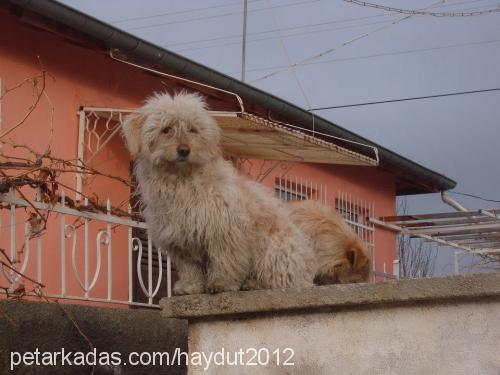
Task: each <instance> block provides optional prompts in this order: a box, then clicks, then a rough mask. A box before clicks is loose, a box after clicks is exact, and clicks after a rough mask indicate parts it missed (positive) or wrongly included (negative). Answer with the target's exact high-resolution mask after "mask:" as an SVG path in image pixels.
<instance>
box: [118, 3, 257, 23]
mask: <svg viewBox="0 0 500 375" xmlns="http://www.w3.org/2000/svg"><path fill="white" fill-rule="evenodd" d="M260 1H264V0H249V1H248V2H249V3H257V2H260ZM236 5H238V6H239V5H240V3H239V2H231V3H224V4H219V5H212V6H209V7H203V8H192V9H185V10H178V11H175V12H166V13H160V14H151V15H149V16H140V17H131V18H122V19H119V20H115V21H109V22H110V23H122V22H128V21H138V20H147V19H151V18H159V17H164V16H171V15H174V14H185V13H193V12H201V11H204V10H208V9H218V8H225V7H228V6H236Z"/></svg>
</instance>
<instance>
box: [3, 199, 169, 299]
mask: <svg viewBox="0 0 500 375" xmlns="http://www.w3.org/2000/svg"><path fill="white" fill-rule="evenodd" d="M65 201H66V199H65V197H64V193H63V194H62V195H61V203H57V204H48V203H44V202H41V201H40V200H39V199H35V200H33V201H26V200H25V199H22V198H19V197H17V196H16V194H15V192H14V191H11V192H10V193H9V194H1V195H0V202H2V204H3V208H4V209H3V210H1V212H0V213H1V215H0V244H1V247H2V248H4V247H5V248H8V249H9V250H8V254H6V255H7V256H8V257H9V261H10V262H9V263H11V267H13V268H14V269H15V270H16V271H17V272H16V271H14V270H12V269H7V268H6V267H2V265H1V264H0V271H1V272H0V285H3V284H4V283H3V282H7V284H8V290H9V291H10V292H12V291H14V290H16V288H17V287H18V286H19V285H20V283H21V279H22V276H21V275H20V274H23V275H26V276H28V277H29V278H31V279H33V280H36V281H37V282H38V283H41V284H45V282H46V281H48V279H50V283H47V285H46V289H44V292H45V295H46V296H48V297H54V298H65V299H76V300H86V301H95V302H108V303H116V304H127V305H137V306H150V307H158V306H159V305H158V304H157V301H156V300H155V297H158V296H159V295H160V294H161V295H162V296H168V297H170V296H171V294H172V267H171V261H170V256H169V255H168V254H167V253H165V252H163V251H162V250H161V249H154V248H153V244H152V241H151V238H150V237H149V234H148V233H147V226H146V224H145V223H144V222H140V221H135V220H131V219H129V218H125V217H120V216H116V215H112V214H111V201H110V200H108V201H107V213H98V212H93V211H90V210H80V209H76V208H72V207H68V206H67V205H66V204H65ZM85 206H88V202H87V201H85ZM30 209H31V211H32V210H33V209H36V210H38V212H40V213H42V214H44V215H45V214H46V213H49V215H48V220H47V222H48V225H47V228H46V229H45V230H44V231H43V232H42V233H40V228H39V225H34V224H33V222H32V221H30V220H29V215H27V213H26V210H30ZM4 219H7V220H8V224H7V223H4V221H5V220H4ZM20 226H22V227H23V231H22V233H20V231H19V227H20ZM134 230H138V231H143V232H144V233H145V234H146V236H147V249H144V248H143V247H144V246H143V242H142V240H141V238H139V237H137V236H134ZM19 241H20V242H22V245H21V246H19V245H18V242H19ZM115 244H116V246H114V245H115ZM7 245H8V246H7ZM33 245H34V246H35V248H36V254H33V253H32V252H31V247H32V246H33ZM120 245H121V246H120ZM144 252H146V254H147V261H146V262H145V263H146V266H147V270H146V272H145V273H146V275H144V270H143V269H142V265H143V262H144V258H145V257H144V256H143V254H144ZM124 253H126V254H127V256H126V259H127V267H126V268H124V267H123V259H124ZM134 254H136V256H135V257H134ZM0 256H1V255H0ZM134 258H135V259H134ZM154 258H155V259H154ZM0 259H1V258H0ZM4 260H5V259H4ZM54 261H58V262H57V263H58V265H59V266H58V267H57V266H55V264H54V263H55V262H54ZM47 263H50V267H47V266H48V264H47ZM116 263H118V265H115V264H116ZM154 263H155V264H154ZM164 268H165V269H166V275H165V274H164V270H163V269H164ZM124 269H125V270H126V271H125V272H124ZM155 273H157V275H154V274H155ZM164 276H166V277H164ZM2 277H3V280H2ZM160 290H161V291H162V293H159V292H160Z"/></svg>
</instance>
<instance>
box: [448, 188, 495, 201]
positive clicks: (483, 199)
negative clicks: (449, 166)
mask: <svg viewBox="0 0 500 375" xmlns="http://www.w3.org/2000/svg"><path fill="white" fill-rule="evenodd" d="M448 192H449V193H452V194H456V195H463V196H465V197H470V198H476V199H480V200H482V201H485V202H493V203H500V200H498V199H487V198H483V197H480V196H479V195H474V194H469V193H462V192H459V191H451V190H449V191H448Z"/></svg>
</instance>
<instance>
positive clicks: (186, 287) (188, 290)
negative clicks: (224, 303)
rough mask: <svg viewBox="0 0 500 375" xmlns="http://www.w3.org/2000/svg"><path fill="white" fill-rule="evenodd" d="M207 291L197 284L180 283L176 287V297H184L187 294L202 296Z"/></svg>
mask: <svg viewBox="0 0 500 375" xmlns="http://www.w3.org/2000/svg"><path fill="white" fill-rule="evenodd" d="M204 291H205V290H204V288H203V285H200V284H196V283H183V282H182V281H178V282H176V283H175V285H174V294H175V295H176V296H183V295H186V294H201V293H203V292H204Z"/></svg>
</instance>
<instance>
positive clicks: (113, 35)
mask: <svg viewBox="0 0 500 375" xmlns="http://www.w3.org/2000/svg"><path fill="white" fill-rule="evenodd" d="M1 3H4V4H10V5H11V6H13V7H15V9H17V10H18V11H20V12H21V14H22V13H23V12H27V13H29V14H32V15H33V14H34V15H36V16H40V17H41V18H42V19H43V20H44V21H47V22H48V23H49V24H52V25H56V26H58V30H57V31H58V32H59V33H62V34H64V33H72V34H73V35H72V36H74V33H75V32H76V33H77V34H79V35H81V36H82V37H84V39H85V40H87V41H88V40H89V38H90V39H91V40H93V41H95V42H97V43H96V44H95V45H97V46H98V47H99V48H101V49H102V50H103V51H106V52H107V51H111V50H118V51H120V52H121V53H125V54H126V55H127V56H128V57H132V58H134V59H136V60H138V61H141V62H142V63H143V64H146V65H151V66H153V67H159V68H163V69H165V70H166V71H169V72H173V73H174V74H176V75H179V76H182V77H186V78H189V79H192V80H195V81H198V82H202V83H205V84H208V85H211V86H215V87H218V88H221V89H224V90H227V91H231V92H234V93H236V94H238V95H239V96H240V97H241V98H242V99H243V100H244V101H245V103H251V109H252V111H253V110H256V111H258V110H259V109H260V110H261V113H262V111H265V112H267V113H271V114H272V116H273V117H274V118H277V119H279V120H281V121H284V122H289V123H293V124H294V125H296V126H300V127H302V128H304V129H308V130H315V131H316V132H319V133H324V134H327V135H329V136H332V137H336V138H338V139H339V140H338V141H336V143H339V145H340V146H342V147H345V148H347V149H351V150H352V151H355V152H358V153H361V154H363V153H366V152H367V150H366V147H363V146H362V145H369V146H373V147H376V148H377V149H378V152H379V158H380V163H379V168H381V169H382V170H385V171H387V172H389V173H391V174H393V175H394V176H395V179H396V192H397V194H398V195H409V194H422V193H433V192H439V191H442V190H449V189H452V188H454V187H455V186H456V182H455V181H453V180H452V179H450V178H448V177H446V176H445V175H443V174H440V173H437V172H435V171H433V170H431V169H429V168H427V167H424V166H422V165H420V164H418V163H416V162H414V161H412V160H409V159H407V158H405V157H403V156H401V155H399V154H397V153H395V152H393V151H391V150H389V149H387V148H385V147H382V146H380V145H378V144H376V143H374V142H372V141H370V140H368V139H366V138H363V137H361V136H359V135H357V134H355V133H353V132H351V131H349V130H347V129H344V128H343V127H341V126H339V125H337V124H335V123H333V122H331V121H328V120H326V119H324V118H322V117H320V116H317V115H316V114H315V115H314V121H312V120H313V115H312V114H311V112H309V111H307V110H305V109H302V108H300V107H298V106H296V105H294V104H292V103H289V102H287V101H286V100H283V99H281V98H279V97H277V96H275V95H272V94H269V93H267V92H264V91H262V90H260V89H258V88H255V87H253V86H251V85H249V84H247V83H244V82H241V81H239V80H237V79H235V78H232V77H230V76H227V75H225V74H223V73H220V72H217V71H215V70H213V69H211V68H209V67H206V66H204V65H202V64H199V63H197V62H195V61H192V60H190V59H187V58H185V57H183V56H180V55H178V54H176V53H174V52H171V51H169V50H166V49H164V48H161V47H159V46H156V45H154V44H152V43H150V42H148V41H145V40H142V39H140V38H138V37H136V36H134V35H131V34H129V33H127V32H125V31H122V30H120V29H117V28H116V27H114V26H111V25H108V24H106V23H105V22H102V21H100V20H98V19H96V18H94V17H91V16H89V15H87V14H85V13H82V12H80V11H78V10H75V9H73V8H71V7H68V6H67V5H64V4H61V3H59V2H57V1H54V0H0V4H1ZM313 127H314V129H313ZM341 139H345V140H347V141H349V142H343V141H341Z"/></svg>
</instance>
